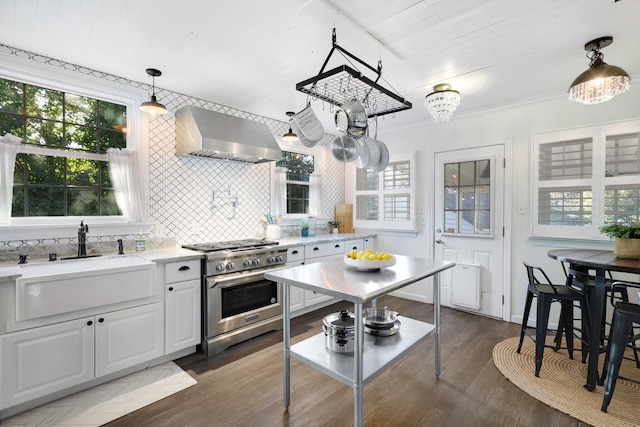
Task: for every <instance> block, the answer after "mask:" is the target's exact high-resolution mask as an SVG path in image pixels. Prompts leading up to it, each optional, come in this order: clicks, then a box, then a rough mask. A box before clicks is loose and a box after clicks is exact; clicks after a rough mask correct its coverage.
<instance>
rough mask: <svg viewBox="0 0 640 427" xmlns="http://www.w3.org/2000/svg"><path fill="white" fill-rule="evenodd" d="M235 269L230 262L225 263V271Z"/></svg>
mask: <svg viewBox="0 0 640 427" xmlns="http://www.w3.org/2000/svg"><path fill="white" fill-rule="evenodd" d="M234 268H236V265H235V264H234V263H232V262H229V263H227V270H229V271H231V270H233V269H234Z"/></svg>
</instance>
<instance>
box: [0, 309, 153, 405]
mask: <svg viewBox="0 0 640 427" xmlns="http://www.w3.org/2000/svg"><path fill="white" fill-rule="evenodd" d="M162 314H163V310H162V303H155V304H148V305H144V306H139V307H134V308H129V309H126V310H120V311H115V312H111V313H106V314H104V315H97V316H90V317H85V318H82V319H77V320H71V321H67V322H62V323H57V324H54V325H49V326H42V327H39V328H33V329H28V330H25V331H20V332H14V333H10V334H6V335H3V336H2V337H0V348H1V349H2V353H1V354H2V375H3V380H2V402H1V407H2V408H8V407H11V406H14V405H17V404H20V403H24V402H27V401H30V400H32V399H36V398H38V397H42V396H46V395H48V394H50V393H54V392H56V391H59V390H64V389H66V388H69V387H72V386H74V385H78V384H81V383H84V382H87V381H89V380H92V379H93V378H96V377H99V376H102V375H106V374H108V373H111V372H115V371H117V370H121V369H124V368H127V367H130V366H133V365H135V364H137V363H140V362H143V361H145V360H149V359H153V358H155V357H159V356H162V354H163V339H162Z"/></svg>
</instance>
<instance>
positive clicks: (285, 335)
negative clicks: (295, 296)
mask: <svg viewBox="0 0 640 427" xmlns="http://www.w3.org/2000/svg"><path fill="white" fill-rule="evenodd" d="M280 286H282V287H283V288H284V289H282V295H283V297H282V304H283V312H284V316H283V318H282V341H283V343H284V348H283V353H284V396H283V397H284V399H283V400H284V409H285V411H288V410H289V399H290V395H291V393H290V391H291V388H290V387H291V383H290V381H291V362H290V359H289V348H290V346H291V308H290V304H289V300H290V297H291V287H290V286H289V285H284V284H280Z"/></svg>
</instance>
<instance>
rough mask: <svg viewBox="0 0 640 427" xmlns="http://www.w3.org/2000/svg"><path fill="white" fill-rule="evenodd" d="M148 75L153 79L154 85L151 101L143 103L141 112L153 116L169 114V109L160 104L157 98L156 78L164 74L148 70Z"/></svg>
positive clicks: (152, 69) (152, 86)
mask: <svg viewBox="0 0 640 427" xmlns="http://www.w3.org/2000/svg"><path fill="white" fill-rule="evenodd" d="M147 74H149V75H150V76H151V77H152V78H153V83H152V85H151V100H150V101H147V102H144V103H142V105H141V106H140V110H141V111H144V112H145V113H149V114H151V115H153V116H155V115H156V114H167V107H165V106H164V105H162V104H161V103H159V102H158V98H156V77H159V76H161V75H162V72H161V71H160V70H156V69H155V68H147Z"/></svg>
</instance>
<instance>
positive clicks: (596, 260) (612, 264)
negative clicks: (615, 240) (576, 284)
mask: <svg viewBox="0 0 640 427" xmlns="http://www.w3.org/2000/svg"><path fill="white" fill-rule="evenodd" d="M547 255H548V256H549V257H550V258H553V259H557V260H558V261H562V262H566V263H568V264H569V268H570V269H572V270H577V271H583V272H584V271H589V270H593V271H594V272H595V274H594V276H595V284H593V285H591V286H585V293H586V294H587V300H588V301H589V310H590V317H591V319H590V320H591V322H590V323H591V334H590V336H589V337H588V338H587V342H588V344H589V366H588V371H587V383H586V384H585V388H587V389H588V390H590V391H593V390H595V388H596V383H597V381H598V356H599V354H600V333H601V329H600V325H601V324H602V319H603V317H604V316H605V314H606V313H605V310H604V308H605V304H604V302H605V298H606V280H607V277H606V274H607V271H610V272H622V273H634V274H640V260H638V259H622V258H616V256H615V255H614V254H613V251H605V250H598V249H553V250H550V251H549V252H548V253H547Z"/></svg>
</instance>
